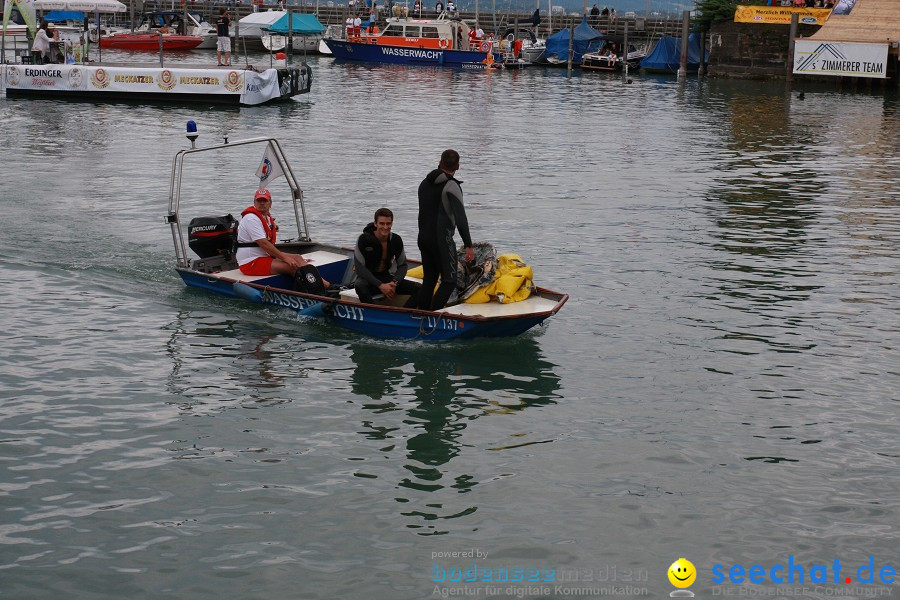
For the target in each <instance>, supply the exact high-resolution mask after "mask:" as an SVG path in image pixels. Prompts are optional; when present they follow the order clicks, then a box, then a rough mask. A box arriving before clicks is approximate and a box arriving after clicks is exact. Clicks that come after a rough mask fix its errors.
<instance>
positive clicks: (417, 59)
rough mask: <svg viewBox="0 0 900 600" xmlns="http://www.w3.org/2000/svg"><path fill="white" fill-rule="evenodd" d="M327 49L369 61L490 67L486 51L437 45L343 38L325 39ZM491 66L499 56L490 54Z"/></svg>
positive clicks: (498, 65)
mask: <svg viewBox="0 0 900 600" xmlns="http://www.w3.org/2000/svg"><path fill="white" fill-rule="evenodd" d="M325 43H326V44H327V45H328V48H329V50H331V53H332V54H333V55H334V57H335V58H339V59H343V60H356V61H362V62H373V63H392V64H399V65H426V66H433V67H456V68H461V69H467V70H484V69H488V68H492V67H491V66H490V65H488V64H487V62H486V61H485V58H486V57H487V53H486V52H474V51H471V50H442V49H438V48H408V47H404V46H388V45H379V44H366V43H361V42H351V41H347V40H336V39H325ZM493 58H494V63H493V68H501V67H502V66H503V65H502V60H503V58H502V56H501V55H500V54H497V53H495V54H494V55H493Z"/></svg>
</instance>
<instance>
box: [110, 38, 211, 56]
mask: <svg viewBox="0 0 900 600" xmlns="http://www.w3.org/2000/svg"><path fill="white" fill-rule="evenodd" d="M160 37H162V47H163V50H190V49H191V48H196V47H197V46H199V45H200V44H202V43H203V38H202V37H200V36H197V35H178V34H176V33H163V34H159V33H114V34H113V35H109V36H106V37H101V38H100V47H101V48H115V49H117V50H144V51H146V52H159V39H160Z"/></svg>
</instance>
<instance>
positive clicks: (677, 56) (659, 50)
mask: <svg viewBox="0 0 900 600" xmlns="http://www.w3.org/2000/svg"><path fill="white" fill-rule="evenodd" d="M700 52H701V50H700V34H699V33H692V34H690V35H689V36H688V58H687V69H688V71H696V70H697V69H699V68H700V56H701V54H700ZM680 66H681V38H675V37H671V36H668V35H666V36H663V37H661V38H660V39H659V41H658V42H657V43H656V47H655V48H653V52H651V53H650V54H648V55H647V56H645V57H644V59H643V60H642V61H641V68H642V69H647V70H648V71H666V72H669V73H677V72H678V68H679V67H680Z"/></svg>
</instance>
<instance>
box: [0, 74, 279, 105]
mask: <svg viewBox="0 0 900 600" xmlns="http://www.w3.org/2000/svg"><path fill="white" fill-rule="evenodd" d="M2 67H3V68H4V69H5V73H4V74H5V76H6V85H8V86H9V87H11V88H17V89H26V90H38V89H41V90H58V91H79V92H98V93H102V92H106V91H115V92H135V93H140V92H153V93H160V92H165V93H169V94H227V95H230V94H234V95H240V97H241V102H242V103H244V104H261V103H262V102H266V101H268V100H271V99H273V98H277V97H278V96H279V89H278V73H277V71H276V70H275V69H269V70H267V71H264V72H262V73H254V72H252V71H244V70H240V69H235V70H224V69H180V68H177V67H174V68H171V69H168V68H165V69H164V68H157V67H153V68H146V67H97V66H90V65H33V66H32V65H2Z"/></svg>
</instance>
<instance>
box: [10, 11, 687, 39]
mask: <svg viewBox="0 0 900 600" xmlns="http://www.w3.org/2000/svg"><path fill="white" fill-rule="evenodd" d="M6 1H9V0H6ZM130 1H131V2H134V3H135V15H136V16H137V15H140V13H141V11H140V10H139V7H140V6H141V3H140V1H139V0H130ZM128 2H129V0H125V3H126V5H127V4H128ZM329 4H331V5H332V6H329ZM359 5H360V6H358V7H349V6H348V5H347V3H346V2H333V1H331V2H328V1H320V2H318V5H317V4H316V3H315V2H312V1H311V0H303V1H302V3H300V2H288V5H287V6H286V8H290V9H291V10H293V11H296V12H298V13H300V12H302V13H309V14H315V15H316V16H317V17H318V19H319V21H321V22H322V23H323V24H325V25H337V24H343V23H344V22H345V21H346V19H347V16H348V15H349V14H356V13H357V12H359V13H360V16H361V17H362V19H363V20H364V21H365V20H366V19H367V18H368V15H367V14H366V13H367V11H368V9H367V8H365V7H364V5H363V4H362V2H360V3H359ZM143 6H144V10H145V11H149V10H178V9H180V8H181V3H180V2H179V1H173V0H146V1H145V2H144V3H143ZM221 7H226V8H228V9H229V11H230V13H231V16H232V18H237V19H239V18H241V17H244V16H246V15H248V14H250V13H251V12H253V5H252V4H251V2H250V1H249V0H246V1H241V0H228V1H227V2H211V1H210V2H208V1H192V0H187V9H188V10H190V11H192V12H199V13H201V14H202V15H203V16H204V17H206V20H207V21H209V22H210V23H213V22H215V17H216V16H217V15H218V13H219V8H221ZM278 7H279V5H278V4H277V3H275V2H272V3H270V2H266V3H264V4H262V5H261V6H259V7H258V10H261V11H265V10H269V9H273V10H274V9H278ZM457 14H458V16H459V17H460V18H462V19H464V20H466V21H468V22H470V23H472V22H474V21H475V12H474V11H459V12H458V13H457ZM129 15H130V11H126V12H124V13H120V14H119V15H117V16H116V19H117V21H118V22H119V23H121V22H123V21H127V20H128V18H129ZM387 16H388V15H387V13H386V12H384V11H380V12H379V13H378V20H379V22H380V25H383V21H384V19H385V17H387ZM410 16H411V17H412V16H416V15H413V13H412V12H410ZM421 16H422V17H423V18H434V17H435V16H437V13H435V12H434V10H423V11H422V15H421ZM516 20H518V22H519V27H520V28H524V29H532V30H533V26H532V25H531V13H530V12H529V13H497V14H496V15H495V14H493V13H491V12H490V11H484V10H482V11H479V13H478V22H479V23H480V24H481V27H482V28H483V29H484V31H485V33H490V32H491V31H494V30H495V28H496V32H497V34H498V35H499V34H501V33H503V32H504V31H506V29H508V28H509V29H511V28H514V27H515V23H516ZM579 23H581V14H565V15H550V16H548V15H547V13H546V12H545V11H541V24H540V26H539V27H538V35H539V36H540V37H547V36H548V35H550V34H552V33H555V32H557V31H560V30H562V29H567V28H568V27H569V26H571V25H575V26H577V25H578V24H579ZM588 23H589V24H590V25H591V26H592V27H593V28H594V29H596V30H598V31H600V32H602V33H608V34H609V35H611V36H613V37H619V38H621V37H622V36H623V35H624V32H625V27H626V24H627V26H628V38H629V40H633V41H634V42H635V43H638V44H640V43H644V42H645V41H649V40H656V39H658V38H659V37H661V36H663V35H672V36H676V37H679V36H680V35H681V19H680V17H676V16H670V17H667V16H651V17H643V16H640V15H638V16H629V17H623V16H619V17H617V18H610V17H603V16H601V17H592V16H588Z"/></svg>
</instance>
